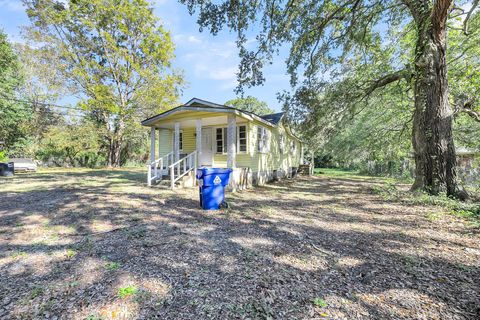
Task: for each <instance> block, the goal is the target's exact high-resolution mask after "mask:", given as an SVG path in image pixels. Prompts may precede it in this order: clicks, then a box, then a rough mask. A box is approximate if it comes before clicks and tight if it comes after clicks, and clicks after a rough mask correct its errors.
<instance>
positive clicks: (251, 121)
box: [142, 98, 303, 189]
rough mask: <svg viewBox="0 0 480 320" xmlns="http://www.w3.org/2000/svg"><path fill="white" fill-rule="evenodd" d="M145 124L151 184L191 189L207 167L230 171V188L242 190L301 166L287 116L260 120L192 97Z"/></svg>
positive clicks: (297, 141) (300, 152) (298, 143)
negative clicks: (201, 169) (199, 169)
mask: <svg viewBox="0 0 480 320" xmlns="http://www.w3.org/2000/svg"><path fill="white" fill-rule="evenodd" d="M142 125H143V126H146V127H150V128H151V129H150V130H151V131H150V142H151V144H150V163H149V164H148V165H147V168H148V184H149V185H151V184H152V183H153V182H157V181H160V180H163V179H169V180H170V184H171V187H172V188H173V187H174V186H175V185H176V184H178V183H181V184H182V185H184V186H187V185H192V186H193V185H194V179H195V172H196V168H197V167H203V166H206V167H220V168H232V169H233V173H232V175H231V179H230V180H231V187H232V188H234V189H242V188H245V187H248V186H250V185H261V184H264V183H266V182H268V181H270V180H274V179H281V178H283V177H288V176H292V175H294V174H295V172H296V170H297V168H298V166H299V165H300V164H301V163H302V162H303V150H302V148H303V147H302V142H301V141H300V139H298V138H297V137H296V136H295V135H294V134H293V133H292V131H291V130H290V128H289V126H288V124H287V122H286V119H285V118H284V114H283V112H280V113H275V114H270V115H266V116H259V115H256V114H254V113H252V112H247V111H243V110H239V109H236V108H232V107H229V106H225V105H221V104H216V103H213V102H209V101H205V100H201V99H197V98H194V99H191V100H190V101H188V102H187V103H185V104H183V105H181V106H178V107H176V108H173V109H171V110H168V111H166V112H163V113H161V114H159V115H156V116H154V117H151V118H148V119H146V120H144V121H142ZM157 145H158V148H156V147H157ZM156 149H158V150H156Z"/></svg>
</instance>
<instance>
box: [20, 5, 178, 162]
mask: <svg viewBox="0 0 480 320" xmlns="http://www.w3.org/2000/svg"><path fill="white" fill-rule="evenodd" d="M24 3H25V5H26V7H27V14H28V16H29V18H30V20H31V22H32V25H31V26H30V27H29V28H27V36H28V38H29V39H30V40H33V41H35V42H37V44H38V45H39V46H40V49H42V50H43V51H44V52H52V55H53V56H55V57H56V59H55V62H56V63H57V64H56V65H55V66H52V67H55V68H56V69H57V70H58V71H59V73H60V74H61V75H62V80H63V81H64V83H65V86H67V87H68V88H70V89H71V90H73V91H74V92H76V94H77V96H78V97H79V98H80V102H79V106H81V107H82V108H83V109H84V110H86V111H87V112H89V114H90V117H92V118H93V119H95V120H96V122H97V123H98V124H99V125H101V126H102V127H103V128H104V130H102V131H101V132H102V134H103V136H104V143H105V145H106V150H108V151H107V159H108V160H107V162H108V165H110V166H119V165H120V163H121V154H122V149H123V148H124V147H125V146H126V143H127V140H128V137H127V136H126V135H127V132H129V128H130V127H131V126H134V125H135V123H137V122H138V121H139V119H141V118H144V117H147V116H150V115H152V114H153V113H156V112H159V111H160V110H162V109H165V108H168V107H170V106H171V105H173V104H174V102H176V100H177V98H178V88H179V86H180V85H181V84H182V77H181V75H179V74H178V72H176V71H174V70H172V68H171V65H170V62H171V60H172V59H173V57H174V54H173V50H174V46H173V43H172V41H171V38H170V34H169V33H168V32H167V31H165V29H164V28H163V27H162V25H161V24H160V22H159V20H158V18H156V17H155V16H154V14H153V10H152V8H151V7H150V6H149V4H148V3H147V2H146V1H145V0H70V1H54V0H24ZM47 63H48V61H47Z"/></svg>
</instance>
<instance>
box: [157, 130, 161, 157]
mask: <svg viewBox="0 0 480 320" xmlns="http://www.w3.org/2000/svg"><path fill="white" fill-rule="evenodd" d="M160 130H162V129H160V128H158V159H160V157H161V156H162V155H161V154H160V147H161V142H160Z"/></svg>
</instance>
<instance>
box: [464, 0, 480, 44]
mask: <svg viewBox="0 0 480 320" xmlns="http://www.w3.org/2000/svg"><path fill="white" fill-rule="evenodd" d="M479 2H480V0H474V1H473V3H472V7H471V8H470V10H469V11H468V12H467V16H466V17H465V20H463V33H464V34H465V35H466V36H468V22H469V20H470V17H471V16H472V14H473V11H474V10H475V9H476V8H477V6H478V4H479Z"/></svg>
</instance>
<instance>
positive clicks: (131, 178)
mask: <svg viewBox="0 0 480 320" xmlns="http://www.w3.org/2000/svg"><path fill="white" fill-rule="evenodd" d="M144 176H145V174H144V172H143V171H139V170H125V171H108V170H76V171H72V172H68V171H62V170H57V171H49V172H44V173H37V174H29V175H18V176H16V177H15V178H13V179H3V180H0V318H1V319H16V318H19V319H90V320H93V319H152V318H158V319H479V318H480V234H479V231H478V229H474V228H473V227H471V226H469V225H468V224H467V223H466V222H465V221H463V220H461V219H459V218H457V217H454V216H451V215H448V214H445V213H443V212H442V210H441V209H440V208H432V207H420V206H417V207H415V206H406V205H402V204H399V203H388V202H385V201H384V200H383V199H382V198H381V197H379V196H378V195H375V194H373V193H372V192H371V189H372V187H373V186H374V185H377V186H378V185H379V184H380V183H381V182H378V181H375V180H369V179H354V178H349V177H328V176H317V177H312V178H300V179H297V180H295V181H284V182H281V183H277V184H272V185H268V186H266V187H262V188H255V189H251V190H249V191H244V192H238V193H236V194H228V200H229V203H230V208H229V209H226V210H225V211H219V212H214V211H202V210H200V209H199V208H198V200H197V197H198V195H197V190H195V189H189V190H181V191H177V192H172V191H170V190H167V189H162V188H161V187H155V188H148V187H146V186H145V181H144V180H145V177H144Z"/></svg>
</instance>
